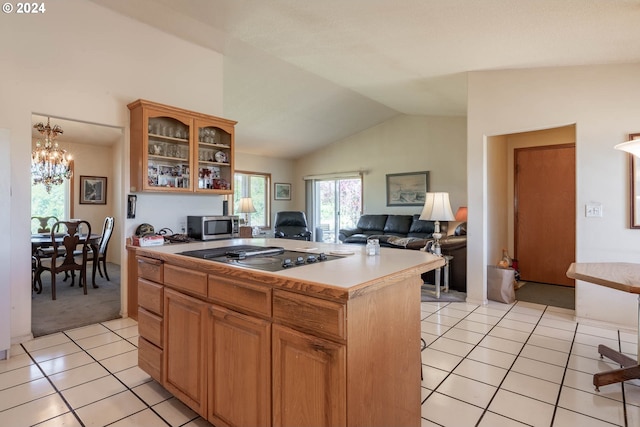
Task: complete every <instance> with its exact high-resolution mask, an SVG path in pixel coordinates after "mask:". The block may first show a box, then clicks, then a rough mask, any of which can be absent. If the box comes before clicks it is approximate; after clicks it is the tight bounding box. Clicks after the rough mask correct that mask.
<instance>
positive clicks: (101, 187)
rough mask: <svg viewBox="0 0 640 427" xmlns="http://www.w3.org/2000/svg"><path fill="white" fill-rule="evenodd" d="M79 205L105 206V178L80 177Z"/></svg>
mask: <svg viewBox="0 0 640 427" xmlns="http://www.w3.org/2000/svg"><path fill="white" fill-rule="evenodd" d="M80 204H82V205H106V204H107V177H106V176H82V175H81V176H80Z"/></svg>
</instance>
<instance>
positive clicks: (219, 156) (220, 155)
mask: <svg viewBox="0 0 640 427" xmlns="http://www.w3.org/2000/svg"><path fill="white" fill-rule="evenodd" d="M215 158H216V162H218V163H227V154H226V153H225V152H224V151H218V152H217V153H216V155H215Z"/></svg>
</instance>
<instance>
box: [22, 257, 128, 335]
mask: <svg viewBox="0 0 640 427" xmlns="http://www.w3.org/2000/svg"><path fill="white" fill-rule="evenodd" d="M107 271H108V272H109V278H110V279H111V281H107V279H106V278H102V277H100V274H99V273H96V284H97V285H98V286H99V288H97V289H94V288H93V286H92V285H91V264H89V271H88V272H87V276H88V282H89V283H88V285H87V295H85V294H84V293H83V292H82V287H78V278H77V277H76V284H75V286H73V287H71V286H69V284H70V283H71V282H70V280H71V279H69V280H67V281H66V282H63V281H62V279H63V278H64V274H58V276H57V278H56V279H57V280H56V300H55V301H54V300H52V299H51V274H50V273H49V272H44V273H42V276H41V277H42V293H41V294H36V293H34V294H33V298H32V299H31V331H32V333H33V336H34V337H39V336H42V335H49V334H52V333H54V332H59V331H63V330H66V329H72V328H77V327H81V326H86V325H90V324H93V323H98V322H104V321H107V320H112V319H116V318H118V317H120V266H119V265H117V264H112V263H107Z"/></svg>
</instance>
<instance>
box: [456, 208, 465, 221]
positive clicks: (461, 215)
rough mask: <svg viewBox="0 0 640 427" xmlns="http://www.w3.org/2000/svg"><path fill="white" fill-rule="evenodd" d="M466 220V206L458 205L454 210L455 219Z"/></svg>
mask: <svg viewBox="0 0 640 427" xmlns="http://www.w3.org/2000/svg"><path fill="white" fill-rule="evenodd" d="M466 220H467V207H466V206H460V207H459V208H458V210H457V211H456V221H463V222H464V221H466Z"/></svg>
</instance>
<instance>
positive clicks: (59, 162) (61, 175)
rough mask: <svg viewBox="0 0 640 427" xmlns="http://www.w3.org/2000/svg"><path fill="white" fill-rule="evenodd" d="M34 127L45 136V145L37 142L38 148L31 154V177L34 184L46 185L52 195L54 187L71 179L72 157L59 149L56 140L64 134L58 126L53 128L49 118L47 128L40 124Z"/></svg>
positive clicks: (39, 141)
mask: <svg viewBox="0 0 640 427" xmlns="http://www.w3.org/2000/svg"><path fill="white" fill-rule="evenodd" d="M33 127H34V128H35V129H37V130H38V132H40V133H41V134H42V135H44V145H43V142H42V141H41V140H38V141H36V148H35V149H34V150H33V152H32V153H31V176H32V178H33V183H34V184H42V185H44V187H45V189H46V190H47V193H50V192H51V187H52V186H54V185H60V184H62V183H63V182H64V180H65V179H69V178H71V175H72V172H71V168H70V165H69V161H70V160H71V156H70V155H68V154H67V152H66V150H63V149H61V148H60V147H58V143H57V142H56V141H55V139H56V137H57V136H58V135H59V134H60V135H61V134H63V133H64V132H63V130H62V128H61V127H60V126H58V125H55V126H53V127H51V124H50V118H47V124H46V126H45V125H44V124H43V123H42V122H40V123H37V124H35V125H33Z"/></svg>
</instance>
